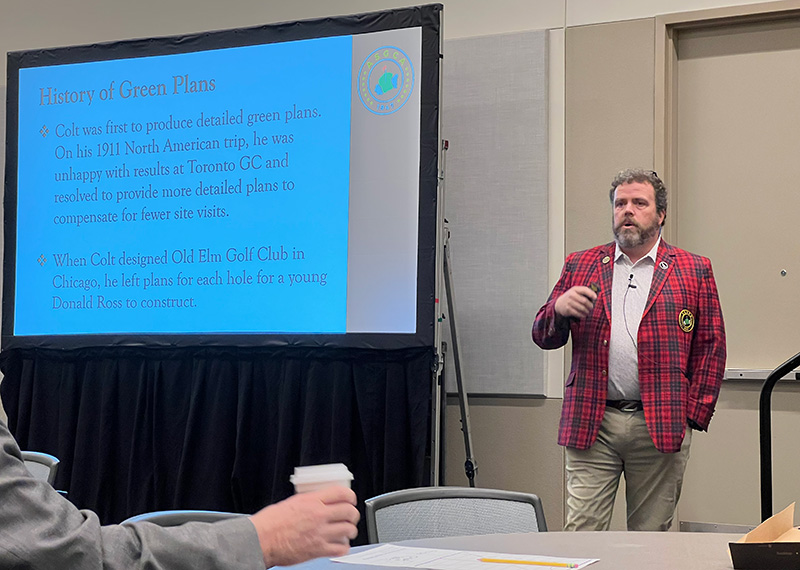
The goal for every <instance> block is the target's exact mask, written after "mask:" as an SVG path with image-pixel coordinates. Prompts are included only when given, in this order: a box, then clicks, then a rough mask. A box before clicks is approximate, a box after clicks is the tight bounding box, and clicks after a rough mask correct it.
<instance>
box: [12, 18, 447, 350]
mask: <svg viewBox="0 0 800 570" xmlns="http://www.w3.org/2000/svg"><path fill="white" fill-rule="evenodd" d="M442 9H443V7H442V5H441V4H432V5H426V6H418V7H411V8H401V9H395V10H387V11H381V12H375V13H368V14H359V15H352V16H341V17H334V18H323V19H315V20H306V21H300V22H287V23H279V24H267V25H263V26H256V27H251V28H240V29H231V30H222V31H214V32H202V33H197V34H188V35H181V36H168V37H160V38H147V39H138V40H123V41H114V42H107V43H98V44H91V45H83V46H69V47H63V48H51V49H38V50H26V51H19V52H11V53H9V54H8V84H7V85H8V90H7V108H6V109H7V113H6V117H7V124H6V176H5V196H4V217H5V229H4V232H5V233H4V235H5V244H4V251H5V255H4V263H3V277H4V281H3V301H2V307H3V318H2V321H3V322H2V348H3V350H6V349H10V348H36V347H41V348H80V347H87V346H152V347H164V346H170V347H172V346H311V347H315V346H325V347H348V348H379V349H401V348H408V347H415V346H438V337H439V332H438V328H439V325H438V322H437V321H438V318H437V314H436V312H437V310H438V306H437V302H436V301H437V299H438V287H439V281H440V277H439V276H440V275H441V264H442V257H441V247H440V241H441V240H440V238H439V236H440V235H441V225H442V217H443V212H442V211H441V200H440V195H439V193H440V190H439V164H440V152H441V135H440V110H441V80H440V77H441V58H442V56H441V41H442V38H441V17H442ZM403 27H420V28H421V36H422V45H421V50H422V51H421V53H422V56H421V69H420V70H419V73H418V80H419V89H420V96H421V100H420V149H419V151H420V156H419V213H418V236H417V238H418V242H417V291H416V295H417V302H416V332H415V333H409V334H400V333H359V332H349V333H345V334H311V333H309V334H263V333H245V334H240V333H219V332H207V333H193V334H127V333H122V334H117V333H113V334H90V335H83V334H68V335H14V334H13V331H14V318H15V312H14V309H15V294H16V286H17V283H16V261H17V260H16V252H17V190H18V188H17V169H18V163H19V157H18V147H17V144H18V136H19V135H18V129H19V122H18V121H19V117H18V110H19V100H18V99H19V71H20V70H21V69H25V68H31V67H45V66H52V65H62V64H71V63H83V62H88V61H108V60H115V59H129V58H144V57H149V56H157V55H171V54H181V53H192V52H199V51H206V50H213V49H223V48H228V47H240V46H251V45H261V44H271V43H278V42H285V41H295V40H303V39H311V38H322V37H332V36H339V35H356V34H361V33H371V32H379V31H385V30H393V29H398V28H403Z"/></svg>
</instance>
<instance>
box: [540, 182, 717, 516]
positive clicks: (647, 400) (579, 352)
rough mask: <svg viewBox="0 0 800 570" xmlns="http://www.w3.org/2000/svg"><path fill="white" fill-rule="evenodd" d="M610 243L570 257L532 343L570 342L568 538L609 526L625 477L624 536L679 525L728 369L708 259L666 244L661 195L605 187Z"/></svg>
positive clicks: (564, 418) (563, 427) (649, 186)
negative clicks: (684, 492) (694, 453)
mask: <svg viewBox="0 0 800 570" xmlns="http://www.w3.org/2000/svg"><path fill="white" fill-rule="evenodd" d="M610 198H611V204H612V209H613V230H614V236H615V238H616V239H615V241H614V242H612V243H610V244H607V245H602V246H598V247H595V248H592V249H589V250H586V251H581V252H577V253H573V254H570V255H569V256H568V257H567V260H566V262H565V264H564V269H563V271H562V273H561V277H560V278H559V280H558V283H557V284H556V286H555V288H554V289H553V292H552V293H551V294H550V297H549V299H548V300H547V303H545V305H544V306H543V307H542V308H541V309H540V310H539V312H538V314H537V315H536V319H535V321H534V323H533V333H532V334H533V340H534V342H535V343H536V344H537V345H539V346H540V347H542V348H544V349H554V348H560V347H562V346H564V345H565V344H566V343H567V340H568V339H569V338H570V335H571V336H572V367H571V370H570V373H569V376H568V377H567V381H566V385H565V388H564V402H563V407H562V411H561V423H560V426H559V436H558V443H559V444H560V445H563V446H566V469H567V521H566V525H565V529H566V530H607V529H608V528H609V524H610V521H611V514H612V509H613V505H614V497H615V495H616V490H617V486H618V483H619V477H620V475H621V474H622V473H623V472H624V473H625V483H626V502H627V524H628V529H629V530H667V529H668V528H669V527H670V525H671V524H672V518H673V516H674V511H675V506H676V505H677V502H678V498H679V495H680V488H681V484H682V481H683V473H684V470H685V467H686V461H687V459H688V456H689V445H690V443H691V429H689V428H692V429H695V430H706V429H707V428H708V424H709V421H710V420H711V416H712V414H713V412H714V406H715V404H716V401H717V396H718V394H719V389H720V384H721V382H722V378H723V375H724V370H725V354H726V352H725V326H724V323H723V320H722V311H721V309H720V304H719V298H718V295H717V286H716V283H715V281H714V274H713V272H712V270H711V263H710V261H709V260H708V259H706V258H704V257H701V256H698V255H694V254H692V253H689V252H687V251H683V250H681V249H678V248H676V247H673V246H671V245H669V244H667V243H666V242H664V241H663V240H662V239H661V231H660V230H661V226H662V225H663V223H664V219H665V217H666V211H667V196H666V188H665V187H664V184H663V182H662V181H661V180H660V179H659V178H658V176H657V175H656V173H655V172H653V171H649V170H638V169H636V170H626V171H622V172H620V173H619V174H618V175H617V177H616V178H615V179H614V181H613V182H612V187H611V191H610Z"/></svg>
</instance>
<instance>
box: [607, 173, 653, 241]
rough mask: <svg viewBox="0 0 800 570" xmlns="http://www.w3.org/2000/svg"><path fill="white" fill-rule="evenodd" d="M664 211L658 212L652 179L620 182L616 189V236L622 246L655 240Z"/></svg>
mask: <svg viewBox="0 0 800 570" xmlns="http://www.w3.org/2000/svg"><path fill="white" fill-rule="evenodd" d="M663 221H664V214H663V213H657V212H656V192H655V190H653V185H652V184H650V183H649V182H631V183H628V184H620V185H619V186H617V190H616V191H615V192H614V237H615V238H617V243H619V245H620V247H622V248H623V249H626V248H634V247H639V246H643V245H650V247H652V244H653V243H655V238H656V236H658V229H659V227H660V226H661V222H663Z"/></svg>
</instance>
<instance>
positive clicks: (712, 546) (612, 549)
mask: <svg viewBox="0 0 800 570" xmlns="http://www.w3.org/2000/svg"><path fill="white" fill-rule="evenodd" d="M739 538H741V535H739V534H727V533H719V534H717V533H705V532H533V533H526V534H493V535H485V536H472V537H463V536H462V537H451V538H437V539H426V540H408V541H404V542H400V543H397V544H402V545H404V546H424V547H430V548H449V549H454V550H485V551H490V552H505V553H513V554H540V555H545V556H560V557H566V558H599V559H600V561H599V562H596V563H594V564H592V565H591V566H589V567H588V570H628V569H629V570H731V569H732V568H733V565H732V564H731V558H730V555H729V554H728V543H729V542H734V541H736V540H738V539H739ZM361 548H372V546H364V547H360V548H359V549H353V551H356V550H360V549H361ZM292 568H293V569H298V570H299V569H302V570H312V569H313V570H376V569H378V568H379V567H378V566H362V565H354V564H338V563H335V562H331V561H330V560H328V559H325V558H323V559H318V560H312V561H310V562H306V563H304V564H300V565H297V566H292ZM509 570H516V568H510V569H509Z"/></svg>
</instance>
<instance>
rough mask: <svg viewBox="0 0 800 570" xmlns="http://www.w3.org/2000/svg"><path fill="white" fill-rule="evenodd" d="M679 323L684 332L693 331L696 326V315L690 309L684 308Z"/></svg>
mask: <svg viewBox="0 0 800 570" xmlns="http://www.w3.org/2000/svg"><path fill="white" fill-rule="evenodd" d="M678 324H680V326H681V330H682V331H683V332H686V333H688V332H692V329H693V328H694V315H693V314H692V312H691V311H690V310H689V309H684V310H682V311H681V314H680V315H678Z"/></svg>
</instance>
